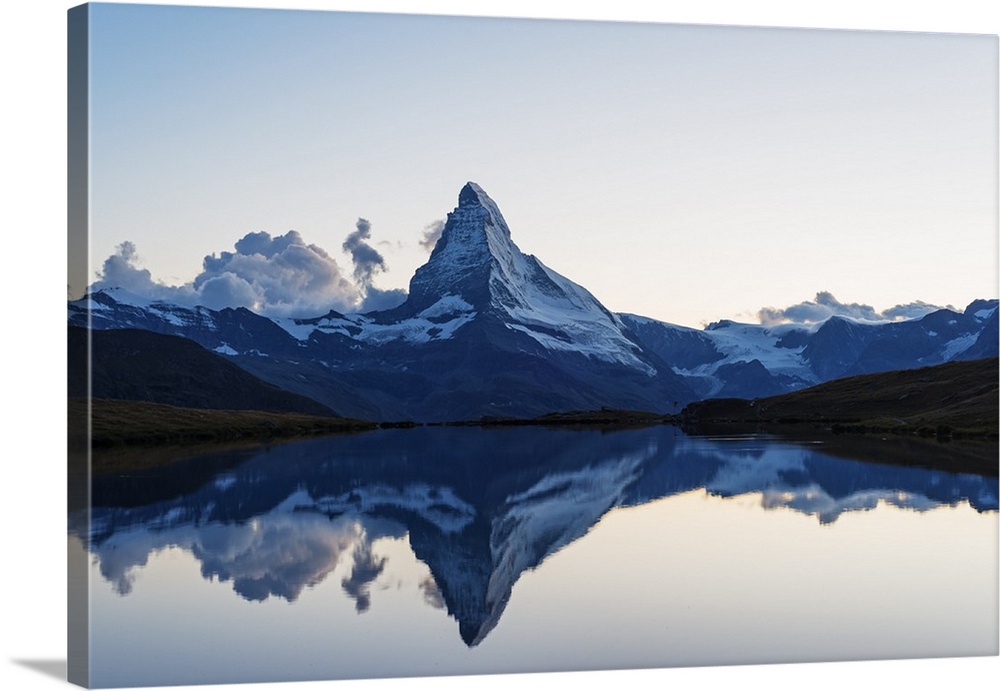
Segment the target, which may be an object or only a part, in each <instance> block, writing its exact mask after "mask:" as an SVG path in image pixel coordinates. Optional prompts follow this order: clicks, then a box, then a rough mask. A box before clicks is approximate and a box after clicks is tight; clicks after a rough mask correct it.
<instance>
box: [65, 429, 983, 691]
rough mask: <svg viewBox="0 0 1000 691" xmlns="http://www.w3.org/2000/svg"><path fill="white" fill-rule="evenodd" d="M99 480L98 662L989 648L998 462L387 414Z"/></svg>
mask: <svg viewBox="0 0 1000 691" xmlns="http://www.w3.org/2000/svg"><path fill="white" fill-rule="evenodd" d="M878 443H879V442H878V441H875V442H873V444H875V445H876V446H875V447H873V448H871V449H868V450H866V451H865V453H863V454H859V455H862V456H864V457H866V458H872V457H875V458H877V457H878V456H879V453H880V450H879V448H878V446H877V444H878ZM914 453H918V454H919V453H920V452H919V451H917V452H914ZM917 460H919V459H917ZM93 503H94V508H93V511H92V515H91V520H90V523H89V525H88V522H87V520H86V519H87V516H86V515H85V514H81V513H71V515H70V526H69V528H70V549H71V550H87V551H89V552H90V555H89V559H90V563H91V567H90V568H91V579H90V586H89V596H90V616H91V628H90V644H91V657H90V673H91V683H92V685H94V686H101V687H109V686H143V685H171V684H197V683H233V682H242V681H246V682H250V681H293V680H316V679H345V678H357V677H397V676H419V675H450V674H475V673H486V672H503V673H509V672H521V671H526V672H527V671H532V672H537V671H566V670H586V669H624V668H639V667H670V666H688V665H714V664H741V663H765V662H804V661H834V660H863V659H874V658H913V657H930V656H933V657H940V656H948V657H953V656H967V655H995V654H997V652H998V633H997V627H998V620H997V612H998V602H997V581H998V573H997V563H998V554H997V543H998V541H997V529H998V527H997V507H998V498H997V479H996V478H995V477H981V476H977V475H961V474H952V473H946V472H941V471H932V470H922V469H917V468H908V467H900V466H892V465H882V464H874V463H865V462H860V461H856V460H849V459H845V458H840V457H836V456H834V455H833V453H832V452H831V449H830V447H829V446H828V445H827V444H822V443H815V444H802V445H795V444H791V443H787V442H779V441H775V440H770V439H766V438H759V437H730V438H694V437H689V436H686V435H684V434H683V433H681V432H679V431H678V430H676V429H674V428H670V427H656V428H649V429H640V430H627V431H615V432H602V431H599V430H582V431H580V430H570V429H543V428H534V427H523V428H492V429H490V428H442V427H435V428H416V429H410V430H383V431H378V432H371V433H365V434H359V435H353V436H344V437H329V438H323V439H313V440H309V441H302V442H296V443H289V444H283V445H275V446H271V447H268V448H260V449H253V450H242V451H238V452H230V453H214V454H211V455H203V456H201V457H197V458H192V459H189V460H183V461H180V462H178V463H175V464H172V465H170V466H169V467H165V468H160V469H156V470H149V471H144V472H140V473H132V474H129V475H123V476H114V477H104V478H99V479H96V480H95V482H94V488H93Z"/></svg>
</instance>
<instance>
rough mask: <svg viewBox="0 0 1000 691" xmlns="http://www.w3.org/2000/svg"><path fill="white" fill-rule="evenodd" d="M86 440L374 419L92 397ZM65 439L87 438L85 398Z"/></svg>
mask: <svg viewBox="0 0 1000 691" xmlns="http://www.w3.org/2000/svg"><path fill="white" fill-rule="evenodd" d="M90 403H91V407H90V411H91V416H90V426H91V428H90V439H89V443H90V445H91V446H92V447H93V448H94V449H111V448H122V447H157V446H164V445H184V444H203V443H212V442H219V443H224V442H233V441H266V440H270V439H287V438H294V437H305V436H315V435H320V434H336V433H346V432H359V431H364V430H369V429H376V428H377V427H378V426H379V425H378V424H376V423H374V422H367V421H363V420H351V419H346V418H334V417H321V416H314V415H304V414H298V413H273V412H267V411H258V410H206V409H200V408H180V407H177V406H170V405H163V404H159V403H147V402H143V401H119V400H110V399H92V400H91V402H90ZM67 412H68V416H69V430H70V440H69V441H70V445H71V446H75V447H79V446H80V445H86V444H87V401H86V399H81V398H71V399H69V404H68V409H67Z"/></svg>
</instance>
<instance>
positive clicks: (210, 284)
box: [90, 219, 406, 317]
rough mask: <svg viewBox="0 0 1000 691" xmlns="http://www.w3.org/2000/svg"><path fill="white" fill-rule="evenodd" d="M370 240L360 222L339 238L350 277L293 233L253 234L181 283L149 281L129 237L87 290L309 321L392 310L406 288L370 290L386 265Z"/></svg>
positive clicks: (365, 224) (211, 257)
mask: <svg viewBox="0 0 1000 691" xmlns="http://www.w3.org/2000/svg"><path fill="white" fill-rule="evenodd" d="M370 237H371V225H370V224H369V223H368V221H366V220H365V219H358V224H357V229H356V230H355V231H354V232H353V233H351V234H350V235H348V236H347V239H346V240H345V241H344V249H345V251H348V252H349V253H350V254H351V258H352V261H353V264H354V266H353V272H352V273H353V280H352V277H350V276H348V275H345V272H344V271H342V270H341V268H340V266H339V265H338V264H337V262H336V260H335V259H334V258H333V257H331V256H330V255H329V253H327V252H326V251H325V250H324V249H323V248H322V247H319V246H318V245H315V244H310V243H307V242H306V241H305V240H304V239H303V237H302V235H301V234H300V233H299V232H298V231H295V230H289V231H288V232H287V233H285V234H284V235H278V236H271V234H270V233H267V232H265V231H258V232H253V233H247V234H246V235H244V236H243V237H242V238H240V239H239V240H237V241H236V242H235V243H234V245H233V251H223V252H220V253H218V254H216V253H212V254H211V255H208V256H206V257H205V258H204V260H203V261H202V271H201V273H199V274H198V275H197V276H196V277H195V278H194V280H193V281H191V282H190V283H186V284H184V285H180V286H173V285H167V284H165V283H160V282H158V281H156V280H154V279H153V277H152V275H151V274H150V272H149V270H148V269H145V268H141V266H140V257H139V255H138V251H137V249H136V245H135V243H133V242H131V241H128V240H126V241H125V242H122V243H121V244H120V245H118V246H117V247H116V248H115V252H114V254H112V255H111V256H110V257H108V258H107V259H105V260H104V263H103V265H102V269H101V271H100V272H98V277H97V280H96V281H95V282H94V283H93V284H92V285H91V287H90V289H91V291H96V290H100V289H102V288H122V289H124V290H126V291H128V292H130V293H134V294H136V295H139V296H141V297H144V298H147V299H151V300H163V301H166V302H172V303H175V304H179V305H184V306H188V307H191V306H194V305H204V306H205V307H208V308H210V309H216V310H217V309H223V308H225V307H246V308H249V309H252V310H254V311H255V312H257V313H258V314H264V315H266V316H272V317H282V316H292V317H310V316H315V315H317V314H323V313H326V312H328V311H329V310H331V309H334V310H337V311H338V312H344V313H351V312H370V311H375V310H384V309H390V308H392V307H396V306H398V305H400V304H402V303H403V301H405V300H406V291H405V290H400V289H392V290H382V289H380V288H377V287H375V286H374V285H373V279H374V277H375V276H376V274H377V273H378V272H381V271H385V270H386V264H385V259H384V258H383V257H382V255H381V254H380V253H379V252H378V251H377V250H375V249H374V248H373V247H372V246H371V245H370V244H368V243H367V242H366V240H367V239H369V238H370Z"/></svg>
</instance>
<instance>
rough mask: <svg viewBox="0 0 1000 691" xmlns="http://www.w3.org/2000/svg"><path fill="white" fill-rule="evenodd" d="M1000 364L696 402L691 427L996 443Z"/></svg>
mask: <svg viewBox="0 0 1000 691" xmlns="http://www.w3.org/2000/svg"><path fill="white" fill-rule="evenodd" d="M998 362H1000V361H998V360H997V359H996V358H989V359H984V360H973V361H964V362H949V363H945V364H943V365H935V366H933V367H923V368H920V369H912V370H900V371H895V372H883V373H879V374H870V375H860V376H855V377H846V378H844V379H837V380H834V381H830V382H826V383H824V384H819V385H817V386H813V387H810V388H808V389H803V390H801V391H795V392H792V393H787V394H782V395H780V396H772V397H769V398H759V399H756V400H752V401H751V400H746V399H714V400H707V401H700V402H697V403H692V404H691V405H689V406H687V407H686V408H685V409H684V411H683V412H682V419H683V420H684V422H685V424H686V425H688V426H697V425H699V424H701V425H703V424H706V423H713V422H743V423H755V424H768V423H772V424H773V423H796V422H811V423H824V424H839V425H853V426H858V427H869V428H872V429H881V430H894V431H900V432H907V431H909V432H914V433H940V432H947V433H951V432H956V433H960V434H970V435H981V436H987V437H990V438H994V439H995V438H996V437H997V428H998V423H1000V415H998V411H1000V405H998V376H1000V369H998Z"/></svg>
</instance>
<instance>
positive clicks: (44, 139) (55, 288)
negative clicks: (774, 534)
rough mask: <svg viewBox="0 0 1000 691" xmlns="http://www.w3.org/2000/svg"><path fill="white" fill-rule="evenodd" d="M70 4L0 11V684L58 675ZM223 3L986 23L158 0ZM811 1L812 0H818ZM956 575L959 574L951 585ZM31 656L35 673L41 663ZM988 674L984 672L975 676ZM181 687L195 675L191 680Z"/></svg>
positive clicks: (903, 671) (900, 14)
mask: <svg viewBox="0 0 1000 691" xmlns="http://www.w3.org/2000/svg"><path fill="white" fill-rule="evenodd" d="M74 4H75V3H72V2H61V1H59V0H34V1H29V0H18V1H16V2H9V3H5V5H4V10H3V16H2V19H0V32H2V36H0V50H2V51H3V59H2V60H0V65H2V69H3V81H2V82H0V83H2V84H3V87H4V92H3V101H2V102H3V106H2V107H0V117H2V118H3V124H4V127H3V128H2V130H0V131H2V136H3V145H2V147H0V160H2V168H0V171H2V175H3V178H2V190H3V192H2V196H0V199H2V204H0V213H2V214H3V221H4V224H5V230H6V232H5V233H4V235H3V241H4V242H5V244H6V246H7V248H8V249H7V251H6V252H5V253H4V254H3V255H2V258H0V267H2V269H0V276H2V281H3V284H2V293H0V305H2V306H3V311H2V313H0V324H2V325H3V326H2V329H3V332H2V338H0V348H2V351H0V363H2V366H3V370H2V381H3V388H2V391H3V394H4V395H3V401H4V403H5V405H4V406H3V413H2V415H0V420H2V421H3V426H2V427H0V429H2V431H3V434H4V437H5V440H6V441H7V444H6V448H5V449H4V450H3V451H2V452H0V458H2V459H3V464H4V466H5V468H6V469H7V471H8V475H7V477H6V478H5V479H4V482H3V495H2V496H3V501H2V510H3V517H2V522H0V525H2V530H3V536H2V537H3V539H2V542H0V548H2V550H3V552H2V555H3V556H2V564H3V584H4V587H3V590H2V594H0V598H2V601H3V602H4V607H3V609H2V614H0V620H2V623H0V635H2V640H3V650H2V652H0V688H5V689H18V690H20V689H25V690H31V689H52V688H61V687H63V685H64V684H65V682H64V681H62V680H61V679H60V678H58V677H57V676H54V675H55V674H62V673H63V669H64V667H62V666H61V665H64V663H65V658H66V644H65V638H66V624H65V611H66V595H65V591H66V584H65V568H66V558H65V544H66V538H65V535H66V520H65V510H64V506H65V487H64V485H65V454H64V445H65V431H64V420H65V403H64V397H65V393H64V392H65V375H66V369H65V345H64V344H65V327H64V324H65V321H64V320H65V311H64V310H65V297H66V296H65V263H66V251H65V246H64V245H65V227H66V223H65V213H66V205H65V146H66V137H65V122H66V121H65V56H66V52H65V42H66V41H65V38H66V20H65V18H66V10H67V9H68V8H69V7H71V6H73V5H74ZM172 4H215V5H229V6H254V7H282V8H307V9H344V10H372V11H396V12H406V11H419V12H424V13H427V12H434V13H448V14H479V15H498V16H522V17H529V16H534V17H571V18H591V19H611V20H643V21H669V22H687V23H704V24H737V25H755V26H800V27H826V28H859V29H890V30H904V31H948V32H970V33H987V34H997V33H998V31H1000V29H998V14H1000V12H998V10H997V9H996V8H993V7H990V5H991V3H987V2H983V1H982V0H949V2H935V3H928V2H917V1H910V2H901V1H889V0H838V1H837V2H825V3H803V2H794V1H787V2H781V1H777V0H755V2H752V3H748V2H739V1H733V2H723V1H721V0H718V1H716V0H701V1H700V2H675V3H669V2H663V3H656V4H655V6H654V4H653V3H649V2H642V1H640V0H615V1H614V2H610V1H605V2H592V1H587V2H558V1H557V0H534V1H526V0H504V1H500V0H480V1H479V2H477V3H475V4H474V5H473V4H472V3H462V2H455V1H451V0H438V1H436V2H428V1H424V0H420V1H419V2H409V3H408V2H405V1H402V0H400V1H396V2H391V1H389V0H369V1H368V2H361V1H355V2H346V1H340V2H337V1H328V2H317V1H313V2H309V1H307V0H301V1H291V2H282V1H281V0H272V1H271V2H253V1H250V2H242V3H241V2H226V1H224V0H220V1H216V2H213V3H192V2H185V3H172ZM818 5H820V6H818ZM959 587H960V584H959ZM40 670H41V671H40ZM997 678H1000V658H997V657H992V658H973V659H965V660H918V661H904V662H898V661H887V662H864V663H850V664H813V665H779V666H758V667H731V668H702V669H680V670H645V671H632V672H614V673H612V672H607V673H586V674H581V673H576V674H565V675H518V676H500V677H477V678H459V677H452V678H443V679H433V680H426V679H424V680H405V681H381V680H375V681H364V682H318V683H302V684H262V685H253V686H249V687H248V686H219V687H213V688H219V689H248V688H253V689H261V690H262V691H263V690H267V691H272V690H273V689H288V690H291V689H296V690H298V689H301V690H302V691H306V690H307V689H319V688H328V689H339V690H345V691H346V690H348V689H359V690H360V689H380V690H381V689H403V688H406V689H411V688H413V689H431V688H434V689H465V688H468V687H469V686H470V685H474V686H475V688H483V689H501V688H507V687H508V686H509V685H510V684H512V683H517V684H519V685H526V688H544V687H546V686H549V685H553V684H560V685H561V684H572V685H580V684H583V685H585V686H587V687H593V688H602V687H607V686H619V687H623V686H629V687H637V688H640V689H647V688H648V689H652V688H660V687H662V686H672V687H674V688H682V689H683V688H690V687H694V686H697V687H704V688H712V687H715V686H716V685H723V684H728V685H731V686H735V687H747V686H749V687H750V688H757V687H761V688H764V687H770V688H787V687H793V686H795V685H799V684H801V685H806V684H808V685H809V686H810V687H811V688H818V689H827V688H829V689H834V688H837V689H842V688H845V687H848V686H849V687H853V688H862V689H866V688H876V687H886V686H891V687H892V688H909V689H931V688H955V687H967V686H970V685H979V684H987V685H992V684H993V683H995V681H996V679H997ZM990 679H992V680H993V681H992V682H989V681H988V680H990ZM192 688H194V687H192Z"/></svg>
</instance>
